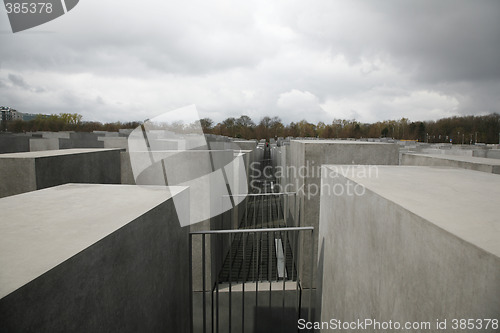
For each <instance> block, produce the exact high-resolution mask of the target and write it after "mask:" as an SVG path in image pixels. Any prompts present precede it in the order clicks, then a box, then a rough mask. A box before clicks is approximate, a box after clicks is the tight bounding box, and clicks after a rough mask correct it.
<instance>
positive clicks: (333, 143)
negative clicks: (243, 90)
mask: <svg viewBox="0 0 500 333" xmlns="http://www.w3.org/2000/svg"><path fill="white" fill-rule="evenodd" d="M287 154H288V155H290V165H287V166H286V167H287V168H289V169H288V170H287V171H285V172H286V176H288V180H287V182H288V184H281V185H282V191H284V192H293V191H296V192H297V200H298V206H299V207H300V210H301V214H300V221H298V225H299V226H312V227H314V228H315V229H317V228H318V225H319V202H320V186H319V185H320V174H321V165H323V164H355V165H356V164H359V165H398V164H399V147H398V145H397V144H392V143H380V142H365V141H346V140H292V141H291V142H290V147H289V149H287ZM287 159H288V156H287ZM310 246H312V247H313V249H314V251H316V249H317V238H315V243H314V244H308V243H304V244H303V246H302V249H303V251H304V253H310ZM315 257H316V253H315ZM301 258H303V259H302V261H301V262H300V263H299V266H301V265H303V266H304V269H302V270H301V271H302V272H304V274H306V275H305V276H308V275H307V274H309V269H308V268H307V267H309V265H307V264H305V263H304V262H303V261H304V260H305V259H304V258H306V257H305V255H302V256H301ZM304 281H306V282H305V285H306V286H307V283H308V282H307V279H304Z"/></svg>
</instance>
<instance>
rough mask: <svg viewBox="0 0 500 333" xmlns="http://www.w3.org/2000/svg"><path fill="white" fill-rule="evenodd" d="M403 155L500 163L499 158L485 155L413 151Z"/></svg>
mask: <svg viewBox="0 0 500 333" xmlns="http://www.w3.org/2000/svg"><path fill="white" fill-rule="evenodd" d="M404 155H415V156H424V157H430V158H439V159H443V160H451V161H459V162H467V163H475V164H486V165H500V160H499V159H496V158H485V157H472V156H461V155H441V154H439V155H438V154H414V153H404Z"/></svg>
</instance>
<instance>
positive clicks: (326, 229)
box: [318, 166, 500, 332]
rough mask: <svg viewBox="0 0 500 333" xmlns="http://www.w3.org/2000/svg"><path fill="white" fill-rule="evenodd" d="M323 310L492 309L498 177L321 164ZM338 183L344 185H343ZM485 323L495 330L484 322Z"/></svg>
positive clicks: (442, 314)
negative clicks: (323, 165)
mask: <svg viewBox="0 0 500 333" xmlns="http://www.w3.org/2000/svg"><path fill="white" fill-rule="evenodd" d="M323 172H324V173H323V175H322V184H321V186H322V194H321V208H320V227H319V237H320V238H319V244H318V251H319V260H318V272H319V276H320V279H319V282H318V285H319V289H320V290H321V292H320V294H321V295H322V296H321V297H322V300H320V304H321V307H322V309H321V313H322V315H321V318H322V320H329V319H330V318H331V316H332V314H335V318H337V319H340V320H342V321H350V320H356V319H358V318H359V319H361V320H363V319H365V318H372V319H377V320H379V321H388V320H392V321H393V322H395V321H398V322H402V323H404V322H407V321H409V322H414V321H419V322H422V321H430V322H431V323H432V325H433V326H432V329H431V331H438V329H437V328H436V326H435V323H436V319H440V320H445V319H446V320H447V321H448V330H443V331H446V332H453V331H456V330H453V329H451V327H450V325H451V320H452V319H453V318H474V319H478V318H498V314H499V313H500V284H499V281H500V242H499V239H500V220H499V218H498V216H500V206H499V205H498V203H497V198H499V197H500V178H499V177H498V176H496V175H492V174H487V173H482V172H476V171H470V170H463V169H455V168H443V167H418V166H399V167H391V166H377V169H376V170H373V169H371V170H369V169H368V167H365V166H325V167H324V168H323ZM342 190H343V191H342ZM487 331H488V332H492V331H495V330H492V329H491V327H490V330H487Z"/></svg>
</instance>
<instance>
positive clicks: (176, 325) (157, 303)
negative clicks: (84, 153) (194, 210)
mask: <svg viewBox="0 0 500 333" xmlns="http://www.w3.org/2000/svg"><path fill="white" fill-rule="evenodd" d="M174 196H176V197H179V196H181V197H182V199H183V200H189V197H188V192H187V191H186V190H185V188H182V187H176V188H169V189H168V190H167V188H165V187H163V188H159V187H156V188H155V187H153V188H151V187H149V188H146V187H139V186H128V185H87V184H70V185H63V186H58V187H54V188H50V189H45V190H40V191H35V192H30V193H25V194H22V195H18V196H13V197H9V198H3V199H0V211H2V214H3V216H2V219H1V220H0V266H1V267H2V269H1V270H0V322H1V323H2V324H1V329H0V330H2V331H7V332H30V331H33V332H35V331H36V332H187V331H188V330H189V296H188V295H189V285H188V279H187V276H188V274H189V265H188V263H189V258H188V229H187V228H181V227H180V225H179V221H178V219H177V215H176V211H175V208H174V203H173V199H172V198H173V197H174ZM26 207H29V209H26Z"/></svg>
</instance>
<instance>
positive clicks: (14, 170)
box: [0, 149, 121, 197]
mask: <svg viewBox="0 0 500 333" xmlns="http://www.w3.org/2000/svg"><path fill="white" fill-rule="evenodd" d="M120 174H121V170H120V150H119V149H71V150H49V151H40V152H28V153H15V154H2V155H0V197H6V196H10V195H15V194H20V193H24V192H27V191H34V190H38V189H43V188H47V187H51V186H56V185H61V184H66V183H100V184H119V183H120V178H121V175H120Z"/></svg>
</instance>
